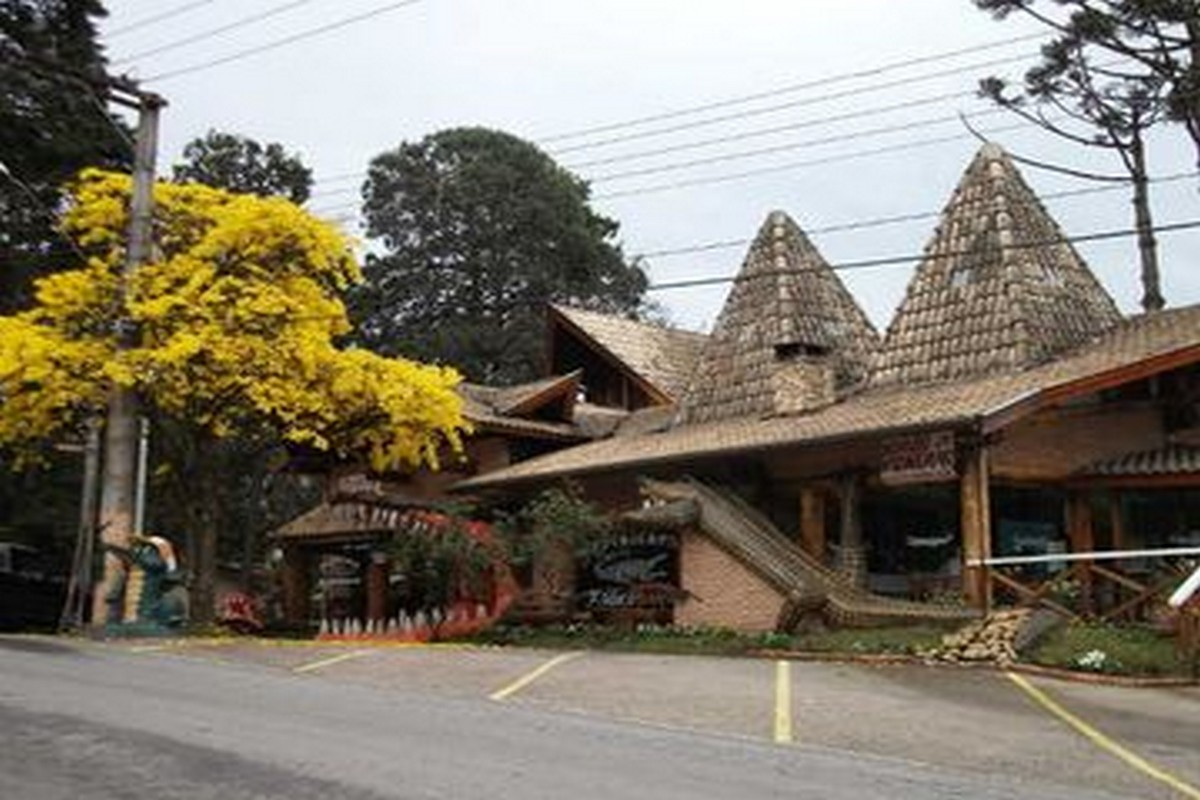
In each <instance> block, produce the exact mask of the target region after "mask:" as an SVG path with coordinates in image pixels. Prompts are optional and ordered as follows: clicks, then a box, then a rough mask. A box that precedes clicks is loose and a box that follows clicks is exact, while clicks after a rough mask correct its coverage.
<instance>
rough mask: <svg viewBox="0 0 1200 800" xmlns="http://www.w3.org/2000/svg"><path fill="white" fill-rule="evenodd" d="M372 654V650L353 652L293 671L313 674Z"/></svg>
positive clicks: (324, 659) (303, 665)
mask: <svg viewBox="0 0 1200 800" xmlns="http://www.w3.org/2000/svg"><path fill="white" fill-rule="evenodd" d="M370 653H371V651H370V650H353V651H351V652H349V653H342V654H340V655H336V656H330V657H329V658H322V659H321V660H320V661H312V662H310V663H308V664H301V665H300V666H298V667H294V668H293V669H292V672H295V673H304V672H312V671H314V670H318V669H324V668H325V667H329V666H333V665H334V664H340V663H341V662H343V661H349V660H350V659H352V658H362V657H363V656H365V655H370Z"/></svg>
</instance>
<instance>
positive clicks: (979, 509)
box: [959, 443, 992, 609]
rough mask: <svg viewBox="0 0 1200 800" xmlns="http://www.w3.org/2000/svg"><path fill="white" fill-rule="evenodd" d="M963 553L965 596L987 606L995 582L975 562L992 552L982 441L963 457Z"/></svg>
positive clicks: (960, 502) (990, 603)
mask: <svg viewBox="0 0 1200 800" xmlns="http://www.w3.org/2000/svg"><path fill="white" fill-rule="evenodd" d="M959 509H960V512H961V528H962V554H963V571H962V580H963V596H964V597H965V598H966V601H967V603H968V604H970V605H972V606H974V607H976V608H982V609H987V608H991V605H992V582H991V579H990V578H989V577H988V572H987V569H986V568H985V567H972V566H970V564H971V562H972V561H976V560H979V559H984V558H990V557H991V555H992V515H991V497H990V492H989V490H988V460H987V449H986V447H985V446H984V445H983V444H982V443H981V444H979V445H976V446H973V447H971V448H970V449H968V450H967V452H966V453H965V454H964V457H963V469H962V478H961V479H960V487H959Z"/></svg>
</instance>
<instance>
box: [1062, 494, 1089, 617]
mask: <svg viewBox="0 0 1200 800" xmlns="http://www.w3.org/2000/svg"><path fill="white" fill-rule="evenodd" d="M1067 538H1068V539H1069V540H1070V542H1071V552H1072V553H1090V552H1092V551H1094V550H1095V549H1096V537H1095V534H1094V532H1093V530H1092V506H1091V504H1090V503H1089V502H1088V496H1087V493H1086V492H1083V491H1078V490H1076V491H1072V492H1070V493H1069V494H1068V495H1067ZM1091 566H1092V562H1091V561H1078V562H1075V565H1074V569H1075V570H1076V574H1077V575H1078V577H1079V600H1080V603H1081V606H1082V607H1081V610H1082V611H1083V613H1084V614H1085V615H1091V614H1092V613H1093V611H1094V610H1095V598H1094V597H1093V591H1092V571H1091Z"/></svg>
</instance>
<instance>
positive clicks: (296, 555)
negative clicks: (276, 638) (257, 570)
mask: <svg viewBox="0 0 1200 800" xmlns="http://www.w3.org/2000/svg"><path fill="white" fill-rule="evenodd" d="M309 563H310V557H309V554H308V553H307V552H305V551H304V550H303V549H302V548H301V547H300V546H299V545H295V544H289V545H284V548H283V575H282V579H283V587H282V588H283V619H284V621H285V622H287V623H288V624H289V625H304V624H307V623H308V619H309V594H310V588H311V587H310V586H309V582H308V567H309Z"/></svg>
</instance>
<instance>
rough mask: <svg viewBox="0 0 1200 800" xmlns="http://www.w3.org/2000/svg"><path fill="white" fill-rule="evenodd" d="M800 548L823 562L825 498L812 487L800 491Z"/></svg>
mask: <svg viewBox="0 0 1200 800" xmlns="http://www.w3.org/2000/svg"><path fill="white" fill-rule="evenodd" d="M800 546H801V547H803V548H804V551H805V552H806V553H808V554H809V555H810V556H812V557H813V558H815V559H817V560H818V561H821V562H824V561H825V496H824V495H823V494H821V491H820V490H819V489H817V488H816V487H814V486H805V487H804V488H802V489H801V490H800Z"/></svg>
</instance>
